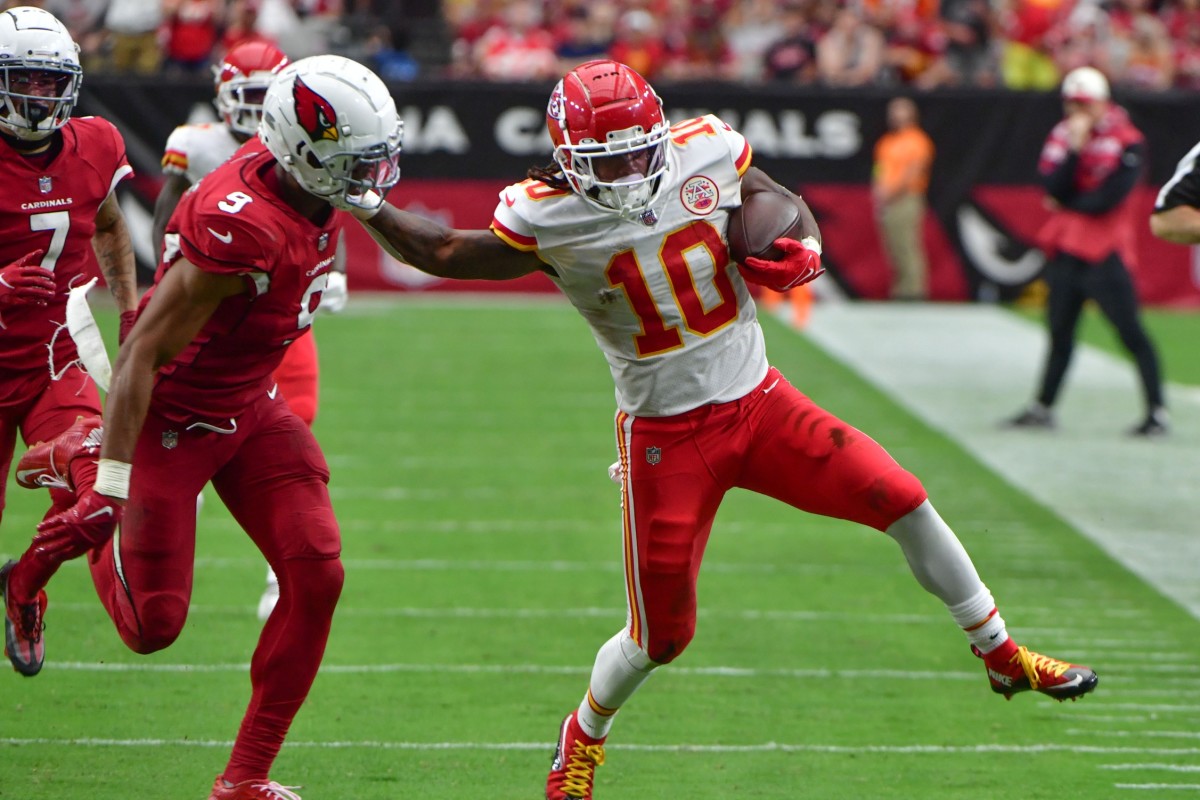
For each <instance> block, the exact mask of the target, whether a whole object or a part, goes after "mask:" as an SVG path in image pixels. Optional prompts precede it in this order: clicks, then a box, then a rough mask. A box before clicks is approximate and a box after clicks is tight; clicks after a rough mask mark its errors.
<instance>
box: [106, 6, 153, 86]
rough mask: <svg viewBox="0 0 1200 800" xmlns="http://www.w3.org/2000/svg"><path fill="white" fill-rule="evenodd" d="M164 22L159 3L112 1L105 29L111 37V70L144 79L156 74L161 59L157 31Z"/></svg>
mask: <svg viewBox="0 0 1200 800" xmlns="http://www.w3.org/2000/svg"><path fill="white" fill-rule="evenodd" d="M162 21H163V15H162V8H161V7H160V5H159V4H158V3H155V2H146V0H109V3H108V12H107V13H106V14H105V15H104V27H106V28H107V29H108V30H109V33H110V34H111V46H112V60H111V62H110V66H111V67H112V69H114V70H116V71H118V72H136V73H139V74H141V75H153V74H155V73H157V72H158V65H159V61H160V59H161V53H160V50H159V48H158V27H159V25H160V24H162Z"/></svg>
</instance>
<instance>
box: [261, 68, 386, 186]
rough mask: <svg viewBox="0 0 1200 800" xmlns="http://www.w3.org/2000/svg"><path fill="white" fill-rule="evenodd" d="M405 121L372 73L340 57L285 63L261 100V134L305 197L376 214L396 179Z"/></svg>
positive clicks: (381, 82) (384, 88) (268, 147)
mask: <svg viewBox="0 0 1200 800" xmlns="http://www.w3.org/2000/svg"><path fill="white" fill-rule="evenodd" d="M403 132H404V123H403V122H402V121H401V119H400V115H399V114H398V113H397V112H396V103H395V101H393V100H392V96H391V95H390V94H389V93H388V90H387V87H386V86H384V84H383V81H381V80H380V79H379V77H378V76H377V75H375V73H373V72H371V70H369V69H367V68H366V67H364V66H363V65H362V64H359V63H358V62H355V61H351V60H350V59H348V58H342V57H341V56H330V55H326V56H312V57H310V58H304V59H301V60H299V61H296V62H295V63H293V64H289V65H288V66H287V67H284V69H283V70H282V71H281V72H280V73H279V76H278V77H277V78H276V79H275V82H274V83H272V84H271V87H270V88H269V89H268V90H267V96H266V98H264V99H263V119H262V124H261V125H260V126H259V136H260V137H261V138H262V140H263V143H264V144H266V146H267V149H268V150H270V151H271V154H272V155H273V156H275V158H276V159H277V160H278V161H279V163H280V164H282V165H283V168H284V169H285V170H287V173H288V174H289V175H291V176H292V177H293V178H295V179H296V181H297V182H298V183H299V184H300V185H301V186H302V187H303V188H304V190H305V191H307V192H309V193H310V194H314V195H317V196H318V197H324V198H328V199H330V200H331V201H333V202H335V203H341V202H343V201H344V202H345V203H346V204H348V205H351V206H357V207H358V208H366V209H373V208H378V207H379V206H380V205H381V204H382V203H383V196H384V195H385V194H387V191H388V189H390V188H392V187H393V186H395V185H396V182H397V181H399V180H400V168H399V166H398V165H397V161H398V159H399V156H400V138H401V136H402V135H403Z"/></svg>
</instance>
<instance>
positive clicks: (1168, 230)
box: [1150, 206, 1200, 244]
mask: <svg viewBox="0 0 1200 800" xmlns="http://www.w3.org/2000/svg"><path fill="white" fill-rule="evenodd" d="M1150 232H1151V233H1153V234H1154V235H1155V236H1157V237H1158V238H1159V239H1163V240H1164V241H1168V242H1174V243H1175V244H1200V208H1195V207H1193V206H1175V207H1174V208H1170V209H1167V210H1166V211H1159V212H1156V213H1154V214H1151V215H1150Z"/></svg>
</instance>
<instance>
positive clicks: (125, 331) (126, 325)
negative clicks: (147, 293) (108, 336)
mask: <svg viewBox="0 0 1200 800" xmlns="http://www.w3.org/2000/svg"><path fill="white" fill-rule="evenodd" d="M136 321H137V310H136V309H135V310H133V311H122V312H121V327H120V328H119V330H120V333H118V334H117V344H125V337H126V336H128V335H129V332H130V331H131V330H133V323H134V322H136Z"/></svg>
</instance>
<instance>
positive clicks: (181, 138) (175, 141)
mask: <svg viewBox="0 0 1200 800" xmlns="http://www.w3.org/2000/svg"><path fill="white" fill-rule="evenodd" d="M191 133H192V128H191V126H190V125H180V126H179V127H178V128H176V129H175V130H173V131H171V135H170V136H168V137H167V146H166V148H165V149H164V150H163V157H162V170H163V173H164V174H166V175H180V176H183V177H186V176H187V171H188V152H189V151H190V150H191Z"/></svg>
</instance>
